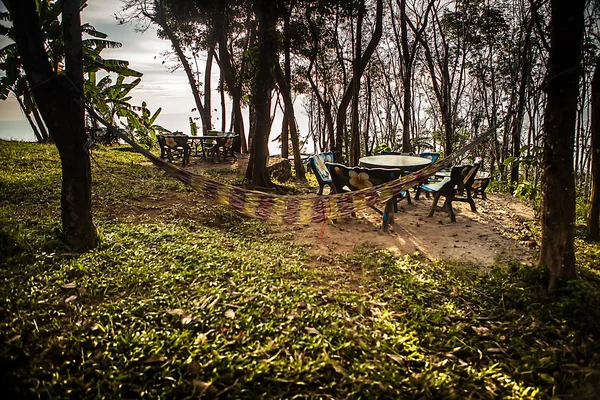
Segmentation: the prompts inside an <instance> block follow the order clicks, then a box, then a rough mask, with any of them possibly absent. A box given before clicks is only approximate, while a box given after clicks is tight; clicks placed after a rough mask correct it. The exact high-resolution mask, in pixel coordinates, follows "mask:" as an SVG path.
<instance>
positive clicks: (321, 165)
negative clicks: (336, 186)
mask: <svg viewBox="0 0 600 400" xmlns="http://www.w3.org/2000/svg"><path fill="white" fill-rule="evenodd" d="M328 162H333V153H332V152H331V151H328V152H325V153H319V154H315V155H313V156H311V157H310V158H309V165H310V167H311V168H312V170H313V172H314V174H315V177H316V178H317V181H318V182H319V185H321V184H323V183H331V175H330V174H329V170H328V169H327V167H326V166H325V163H328Z"/></svg>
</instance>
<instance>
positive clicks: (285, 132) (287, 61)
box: [279, 5, 296, 160]
mask: <svg viewBox="0 0 600 400" xmlns="http://www.w3.org/2000/svg"><path fill="white" fill-rule="evenodd" d="M292 7H293V5H291V6H290V9H289V10H285V15H284V18H283V32H284V38H283V46H284V53H283V57H284V72H285V84H286V86H287V87H288V88H290V87H291V80H292V65H291V64H292V63H291V57H290V46H291V45H290V35H291V33H290V17H291V12H292ZM279 85H280V86H281V82H280V83H279ZM290 90H291V89H290ZM287 107H288V103H287V102H285V113H284V115H283V123H282V126H281V158H285V159H286V160H287V159H288V158H289V147H290V144H289V137H290V129H294V128H292V126H291V124H294V125H295V124H296V120H295V119H294V118H291V117H290V112H288V109H287ZM291 113H292V114H293V113H294V110H291ZM295 156H296V154H295V153H294V157H295Z"/></svg>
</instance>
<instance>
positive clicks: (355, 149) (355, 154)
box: [349, 0, 365, 167]
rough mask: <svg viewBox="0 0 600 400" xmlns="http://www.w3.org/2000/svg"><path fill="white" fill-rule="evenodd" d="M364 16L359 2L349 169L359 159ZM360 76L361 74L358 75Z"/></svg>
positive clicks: (361, 2) (362, 1) (362, 3)
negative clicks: (359, 113)
mask: <svg viewBox="0 0 600 400" xmlns="http://www.w3.org/2000/svg"><path fill="white" fill-rule="evenodd" d="M364 15H365V2H364V0H361V1H360V4H359V6H358V16H357V18H356V43H355V46H354V62H353V65H352V76H356V77H357V78H356V79H352V84H353V85H352V86H353V87H352V128H351V130H350V159H349V165H350V166H351V167H353V166H355V165H358V159H359V158H360V121H359V115H358V111H359V107H360V78H361V76H359V72H361V71H360V60H361V57H362V54H361V53H362V23H363V18H364ZM360 75H362V73H361V74H360Z"/></svg>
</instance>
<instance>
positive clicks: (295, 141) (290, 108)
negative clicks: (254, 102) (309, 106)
mask: <svg viewBox="0 0 600 400" xmlns="http://www.w3.org/2000/svg"><path fill="white" fill-rule="evenodd" d="M275 75H276V77H277V82H278V84H279V90H280V92H281V96H282V97H283V102H284V104H285V114H286V118H287V119H288V122H289V124H288V126H289V128H290V134H291V139H292V151H293V152H294V169H295V170H296V176H297V177H298V178H299V179H301V180H305V179H306V176H305V175H304V166H303V165H302V158H301V156H300V139H299V135H298V129H297V128H296V117H295V115H294V104H293V103H292V94H291V93H290V88H289V87H288V86H287V85H288V83H287V81H286V79H285V74H284V72H283V71H282V70H281V68H280V67H279V65H276V66H275ZM284 158H286V159H287V157H284Z"/></svg>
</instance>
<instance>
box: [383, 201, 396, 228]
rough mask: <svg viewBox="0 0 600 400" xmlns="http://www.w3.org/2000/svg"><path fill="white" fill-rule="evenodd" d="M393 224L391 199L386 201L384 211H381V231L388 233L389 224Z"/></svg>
mask: <svg viewBox="0 0 600 400" xmlns="http://www.w3.org/2000/svg"><path fill="white" fill-rule="evenodd" d="M393 223H394V202H393V199H390V200H388V201H386V203H385V209H384V211H383V224H382V226H381V230H382V231H383V232H388V231H389V230H390V224H393Z"/></svg>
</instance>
